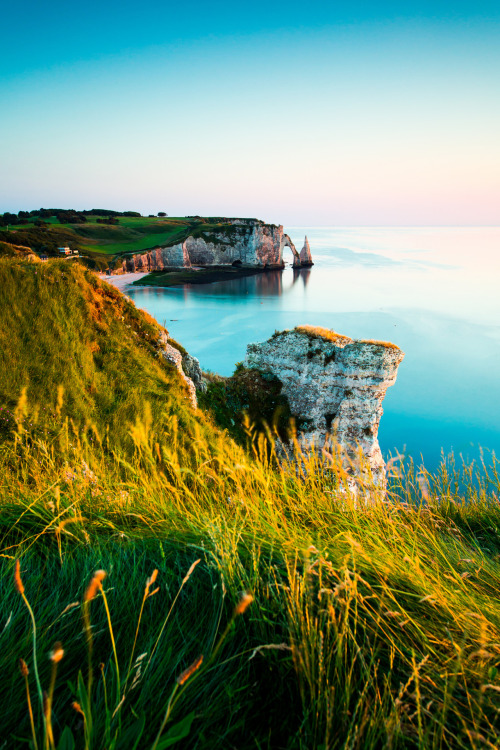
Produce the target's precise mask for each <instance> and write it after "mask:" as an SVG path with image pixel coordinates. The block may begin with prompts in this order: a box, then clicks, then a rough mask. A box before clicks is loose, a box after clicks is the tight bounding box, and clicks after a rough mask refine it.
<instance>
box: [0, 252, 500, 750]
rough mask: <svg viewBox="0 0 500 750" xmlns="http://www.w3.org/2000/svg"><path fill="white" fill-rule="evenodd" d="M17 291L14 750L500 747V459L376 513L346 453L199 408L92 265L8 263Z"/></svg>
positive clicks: (4, 532)
mask: <svg viewBox="0 0 500 750" xmlns="http://www.w3.org/2000/svg"><path fill="white" fill-rule="evenodd" d="M0 294H1V299H0V323H1V325H0V331H1V336H2V339H1V341H0V344H1V346H0V352H1V354H0V356H1V357H2V360H1V362H0V396H1V399H2V412H3V413H4V416H3V417H2V418H1V419H2V420H3V428H2V431H1V433H0V471H1V477H2V479H1V482H0V537H1V543H0V555H1V557H0V561H1V576H0V588H1V595H2V602H3V607H2V615H1V618H2V619H1V621H0V634H1V638H2V648H1V649H0V670H1V673H2V681H1V682H0V695H1V697H2V700H1V701H0V725H1V727H2V732H1V736H2V739H3V741H4V743H6V744H5V747H9V748H11V747H12V748H16V747H26V746H29V745H27V743H29V742H31V743H32V744H31V746H32V747H34V740H33V739H32V738H33V736H35V737H36V742H37V746H38V747H39V748H44V747H57V748H61V749H62V748H73V747H76V748H95V749H97V748H99V749H100V748H103V749H104V748H106V750H108V749H110V748H123V750H125V749H128V748H133V747H136V748H141V749H142V748H156V750H158V748H166V747H170V746H178V747H179V748H181V747H182V748H207V749H208V748H222V749H225V748H227V749H228V750H229V749H230V748H235V747H237V748H243V749H246V748H249V749H250V748H260V749H262V748H268V749H269V750H271V749H272V750H275V749H277V748H278V749H279V748H290V749H295V748H297V749H300V750H310V749H311V748H323V749H324V750H326V748H328V749H330V748H332V749H333V748H335V749H336V748H346V749H347V748H360V749H363V750H364V748H372V749H373V750H375V748H402V749H403V748H404V749H405V750H406V748H419V749H421V750H423V749H424V748H425V749H427V748H435V749H436V750H437V749H438V748H439V749H441V748H478V750H479V748H484V747H497V745H498V739H497V738H498V722H499V718H498V692H499V691H500V673H499V666H500V645H499V644H500V605H499V591H500V533H499V529H500V510H499V504H498V497H499V493H500V487H499V484H500V482H499V475H498V467H497V466H496V465H495V464H494V465H493V467H492V468H489V469H488V468H486V467H479V468H478V467H455V466H454V464H453V463H452V462H448V463H447V464H445V465H443V467H442V469H441V471H440V472H439V473H438V474H437V475H436V476H429V475H427V474H425V472H420V473H419V475H418V476H416V474H415V471H414V470H413V468H412V467H411V466H408V467H406V468H403V469H402V470H399V469H398V470H396V469H397V465H393V466H392V467H391V470H392V473H393V478H392V480H391V482H392V486H391V493H390V494H389V495H388V497H387V498H386V501H384V502H381V501H380V500H379V501H378V502H375V496H374V495H373V493H372V491H371V489H370V487H366V488H365V494H366V495H367V497H368V498H370V499H372V498H373V500H374V501H373V502H371V501H369V502H357V503H356V502H354V500H353V498H352V497H351V496H350V494H349V492H348V490H347V476H346V474H345V471H344V469H343V468H342V466H341V464H340V463H339V461H338V460H337V458H336V454H335V451H332V453H331V455H330V458H329V461H328V462H327V463H326V464H325V463H321V465H320V464H319V463H318V461H317V459H316V458H315V457H314V456H313V455H310V456H302V457H301V461H300V464H299V465H300V467H301V468H300V470H298V471H297V470H296V469H295V468H294V467H290V466H286V465H281V466H280V465H278V464H277V462H276V461H274V460H273V456H272V455H271V456H270V455H269V453H268V451H267V450H266V449H265V444H264V441H263V440H262V439H261V440H260V441H259V440H257V441H256V442H255V443H254V444H253V449H251V450H250V451H249V452H248V453H246V452H244V451H243V449H241V448H239V447H238V446H236V445H235V444H234V443H233V442H232V441H231V440H230V439H229V437H228V436H227V434H225V433H223V432H221V431H219V430H217V429H216V428H215V427H214V426H212V424H211V422H210V421H209V419H208V418H207V417H206V416H204V415H203V414H202V413H201V412H200V411H198V412H193V411H192V410H191V409H190V408H189V406H188V402H187V399H186V397H185V392H184V390H183V386H182V384H181V383H180V382H179V380H178V378H177V374H176V372H175V371H174V370H172V369H170V368H169V367H168V366H166V365H165V364H163V363H162V362H160V361H159V359H158V357H157V356H156V349H155V341H156V339H157V336H158V332H159V326H158V325H157V324H156V323H155V322H154V321H153V320H151V319H150V318H148V317H147V316H145V315H143V314H142V313H141V312H139V311H137V310H136V309H135V308H134V307H133V305H132V304H131V303H130V302H128V301H126V300H125V299H124V298H123V297H121V296H120V295H119V293H118V292H116V291H115V290H113V289H111V288H110V287H109V286H107V285H106V284H103V283H101V282H100V281H99V280H98V279H96V278H95V277H94V276H92V275H91V274H90V273H89V272H88V271H85V270H84V269H82V268H81V267H77V266H70V264H66V263H65V262H64V261H60V262H49V263H48V264H28V263H21V262H19V261H12V260H10V261H9V260H4V261H2V262H1V263H0ZM23 388H25V389H26V391H25V396H21V397H20V395H21V394H22V393H23ZM235 395H236V396H237V395H238V393H236V394H233V396H235ZM226 402H227V399H225V397H224V394H221V408H222V407H224V408H225V409H227V403H226ZM238 408H239V407H238ZM0 413H1V412H0ZM226 416H228V415H226ZM247 431H251V428H250V426H248V425H247ZM16 560H18V561H19V570H18V571H17V572H16ZM97 570H103V571H105V573H106V576H105V577H103V576H104V573H99V575H98V576H97V578H95V579H94V583H93V584H91V581H92V580H93V578H94V574H95V572H96V571H97ZM154 571H157V572H156V573H155V572H154ZM151 579H154V580H151ZM157 588H158V590H156V589H157ZM28 605H29V606H28ZM29 608H31V611H30V609H29ZM31 612H32V615H33V617H32V615H31ZM59 642H60V644H59ZM54 644H56V645H54ZM62 651H64V654H62ZM51 654H52V658H51ZM201 657H203V659H201ZM19 658H22V659H24V661H25V662H26V665H27V668H28V670H29V674H26V669H25V668H24V666H22V665H21V672H20V671H19V668H18V659H19ZM26 685H28V693H27V689H26ZM44 691H45V692H46V696H45V697H44V696H43V692H44ZM28 694H29V696H30V702H31V706H32V716H33V721H31V719H30V712H29V703H28V699H27V695H28ZM44 738H46V739H44Z"/></svg>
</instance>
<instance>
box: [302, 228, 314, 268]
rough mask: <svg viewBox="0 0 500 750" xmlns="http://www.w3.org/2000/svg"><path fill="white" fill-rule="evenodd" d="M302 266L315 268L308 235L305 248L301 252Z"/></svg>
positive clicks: (305, 239)
mask: <svg viewBox="0 0 500 750" xmlns="http://www.w3.org/2000/svg"><path fill="white" fill-rule="evenodd" d="M299 257H300V265H301V266H314V263H313V259H312V255H311V248H310V247H309V240H308V239H307V235H306V236H305V238H304V247H303V248H302V250H301V251H300V255H299Z"/></svg>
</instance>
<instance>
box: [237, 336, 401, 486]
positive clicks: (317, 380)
mask: <svg viewBox="0 0 500 750" xmlns="http://www.w3.org/2000/svg"><path fill="white" fill-rule="evenodd" d="M403 358H404V353H403V352H402V351H401V349H400V348H399V347H398V346H396V345H395V344H390V343H387V342H384V341H362V340H356V339H351V338H349V337H348V336H341V335H339V334H338V333H335V332H334V331H331V330H329V329H327V328H316V327H313V326H299V327H298V328H295V329H294V330H292V331H282V332H280V333H275V334H274V336H272V337H271V338H270V339H269V340H268V341H265V342H264V343H262V344H250V345H249V346H248V347H247V355H246V359H245V365H246V367H248V368H255V369H257V370H260V371H261V372H268V373H272V374H273V375H275V376H276V377H277V378H278V379H279V380H280V381H281V383H282V393H283V395H285V396H286V397H287V399H288V402H289V405H290V410H291V413H292V415H293V416H294V417H295V420H296V425H297V430H298V438H299V441H300V442H301V443H302V444H303V445H304V446H312V447H314V448H315V449H318V450H321V449H322V448H323V447H325V443H326V442H327V440H328V439H329V436H331V437H332V438H333V440H334V441H335V442H336V443H337V444H338V445H339V446H340V448H341V450H342V453H343V455H344V459H345V465H346V468H347V469H348V471H349V472H350V473H351V474H352V475H353V476H356V475H358V476H359V475H360V474H363V475H364V474H366V469H367V467H369V473H371V478H373V481H374V482H375V484H377V485H378V486H380V487H383V486H384V485H385V464H384V460H383V458H382V453H381V451H380V446H379V443H378V439H377V435H378V427H379V422H380V417H381V416H382V414H383V409H382V401H383V399H384V396H385V394H386V391H387V388H388V387H389V386H391V385H393V384H394V382H395V381H396V375H397V371H398V366H399V364H400V363H401V362H402V360H403ZM360 452H361V454H362V456H363V461H362V463H363V464H365V466H364V467H363V469H362V471H361V472H360V469H359V454H360Z"/></svg>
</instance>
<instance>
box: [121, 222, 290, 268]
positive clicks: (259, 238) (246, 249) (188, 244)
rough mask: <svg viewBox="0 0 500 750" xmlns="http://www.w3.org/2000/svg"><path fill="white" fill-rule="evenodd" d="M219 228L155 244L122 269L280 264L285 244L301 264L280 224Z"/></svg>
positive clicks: (244, 224) (126, 261)
mask: <svg viewBox="0 0 500 750" xmlns="http://www.w3.org/2000/svg"><path fill="white" fill-rule="evenodd" d="M239 221H240V222H241V223H237V224H236V223H233V224H231V225H227V226H225V227H223V228H221V229H220V230H210V231H209V230H207V231H203V232H202V233H201V236H199V237H193V236H190V237H188V238H187V239H186V240H184V242H180V243H178V244H177V245H171V246H170V247H156V248H154V249H153V250H150V251H149V252H147V253H144V254H141V255H133V256H131V257H130V258H127V259H126V260H124V261H123V270H124V271H163V270H164V269H168V268H190V267H191V266H212V265H214V266H224V265H228V266H230V265H233V264H236V265H243V266H254V267H259V266H260V267H262V268H264V267H266V266H268V267H271V268H273V267H278V268H281V267H282V266H283V250H284V248H285V247H289V248H290V250H291V252H292V254H293V265H294V266H295V267H299V266H300V265H301V261H300V256H299V253H298V252H297V249H296V248H295V245H294V244H293V242H292V240H291V239H290V237H289V236H288V235H287V234H285V233H284V232H283V227H282V226H276V225H275V224H264V222H262V221H257V220H250V219H248V220H243V219H241V220H239Z"/></svg>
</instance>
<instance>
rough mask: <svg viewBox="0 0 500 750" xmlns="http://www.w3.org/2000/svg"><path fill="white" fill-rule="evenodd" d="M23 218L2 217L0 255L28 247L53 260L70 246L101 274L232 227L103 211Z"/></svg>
mask: <svg viewBox="0 0 500 750" xmlns="http://www.w3.org/2000/svg"><path fill="white" fill-rule="evenodd" d="M19 214H20V218H19V216H18V215H15V214H3V215H0V256H1V255H2V254H5V253H6V250H5V249H4V247H3V245H5V244H6V243H8V244H11V245H12V244H13V245H24V246H27V247H28V248H31V250H32V251H34V252H36V253H45V254H47V255H49V256H57V255H58V247H61V246H68V247H70V248H71V250H78V251H79V252H80V253H81V254H82V255H83V256H84V257H85V258H86V260H87V263H88V264H90V265H91V266H92V267H98V268H100V269H104V268H107V267H108V265H110V264H111V265H115V264H116V263H118V262H119V261H121V260H122V259H123V258H125V257H126V256H127V255H129V254H133V253H137V252H140V251H142V250H144V251H146V250H151V249H152V248H154V247H157V246H158V245H162V246H169V245H174V244H176V243H177V242H182V241H183V240H185V239H186V238H187V237H188V236H189V235H192V236H194V237H197V236H200V235H201V233H202V232H213V231H214V230H218V231H221V230H224V229H230V228H231V224H230V223H229V220H228V219H226V218H225V217H208V218H206V217H205V218H202V217H199V216H193V217H180V218H172V217H166V216H149V217H146V216H141V215H140V214H139V213H137V212H134V211H128V212H125V214H123V213H119V212H117V211H107V210H105V209H101V210H100V209H92V211H88V212H76V211H65V210H63V209H41V213H36V212H31V213H28V212H27V211H20V212H19ZM25 214H26V216H25ZM21 215H22V216H21ZM9 221H10V223H9ZM108 222H109V223H108ZM7 254H9V255H11V254H12V253H11V252H9V253H7Z"/></svg>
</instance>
